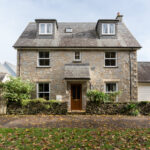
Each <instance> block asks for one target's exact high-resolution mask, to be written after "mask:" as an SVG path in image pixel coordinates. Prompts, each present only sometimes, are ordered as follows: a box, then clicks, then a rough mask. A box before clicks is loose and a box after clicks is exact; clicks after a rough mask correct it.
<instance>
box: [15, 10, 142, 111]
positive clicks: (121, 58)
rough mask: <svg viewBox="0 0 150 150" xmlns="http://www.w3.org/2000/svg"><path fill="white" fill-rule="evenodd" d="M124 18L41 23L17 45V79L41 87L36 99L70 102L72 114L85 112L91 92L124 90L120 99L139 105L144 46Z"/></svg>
mask: <svg viewBox="0 0 150 150" xmlns="http://www.w3.org/2000/svg"><path fill="white" fill-rule="evenodd" d="M122 19H123V16H122V15H120V14H119V13H118V14H117V17H116V18H115V19H100V20H98V21H97V22H82V23H79V22H57V20H55V19H36V20H35V22H31V23H29V24H28V25H27V27H26V28H25V30H24V31H23V33H22V34H21V36H20V37H19V39H18V40H17V42H16V43H15V45H14V48H15V49H16V50H17V75H18V76H20V77H21V78H22V79H24V80H27V79H28V80H31V81H32V82H35V83H36V85H37V86H36V92H35V97H44V98H46V99H59V100H63V101H68V111H70V110H84V109H85V106H86V101H87V98H86V92H87V90H88V89H97V90H100V91H104V92H107V93H109V92H113V91H118V90H119V91H122V94H121V95H120V96H119V97H118V98H117V99H116V100H117V101H119V102H125V101H137V99H138V98H137V95H138V94H137V91H138V90H137V88H138V78H137V77H138V76H137V50H138V49H140V48H141V46H140V45H139V43H138V42H137V41H136V39H135V38H134V37H133V35H132V34H131V33H130V31H129V30H128V28H127V27H126V26H125V24H124V23H123V21H122Z"/></svg>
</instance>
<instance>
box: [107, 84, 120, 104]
mask: <svg viewBox="0 0 150 150" xmlns="http://www.w3.org/2000/svg"><path fill="white" fill-rule="evenodd" d="M106 84H116V91H113V92H107V90H106ZM114 92H118V83H117V82H113V81H112V82H105V93H107V94H109V93H114ZM116 102H118V96H116Z"/></svg>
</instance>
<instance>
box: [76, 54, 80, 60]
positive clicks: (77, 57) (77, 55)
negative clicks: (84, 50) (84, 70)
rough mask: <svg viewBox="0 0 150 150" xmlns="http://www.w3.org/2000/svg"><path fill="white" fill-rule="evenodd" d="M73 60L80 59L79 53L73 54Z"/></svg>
mask: <svg viewBox="0 0 150 150" xmlns="http://www.w3.org/2000/svg"><path fill="white" fill-rule="evenodd" d="M75 59H78V60H79V59H80V52H75Z"/></svg>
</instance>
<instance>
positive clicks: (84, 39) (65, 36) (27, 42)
mask: <svg viewBox="0 0 150 150" xmlns="http://www.w3.org/2000/svg"><path fill="white" fill-rule="evenodd" d="M96 24H97V23H96V22H94V23H91V22H83V23H81V22H80V23H79V22H65V23H64V22H59V23H58V32H57V34H55V37H54V38H39V36H38V34H37V25H36V23H35V22H31V23H29V24H28V25H27V27H26V28H25V30H24V32H23V33H22V34H21V36H20V37H19V39H18V40H17V42H16V43H15V44H14V47H15V48H24V47H26V48H28V47H29V48H31V47H34V48H36V47H42V48H51V47H56V48H60V47H61V48H62V47H63V48H65V47H69V48H70V47H73V48H74V47H79V48H80V47H81V48H84V47H89V48H90V47H93V48H105V47H106V48H108V47H110V48H111V47H115V48H120V47H124V48H128V47H134V48H140V47H141V46H140V44H139V43H138V42H137V40H136V39H135V38H134V37H133V35H132V34H131V33H130V31H129V30H128V29H127V27H126V26H125V24H124V23H123V22H118V38H116V39H111V38H110V39H108V38H107V39H100V38H99V37H98V35H97V33H96V29H95V28H96ZM67 27H68V28H72V29H73V32H72V33H65V29H66V28H67Z"/></svg>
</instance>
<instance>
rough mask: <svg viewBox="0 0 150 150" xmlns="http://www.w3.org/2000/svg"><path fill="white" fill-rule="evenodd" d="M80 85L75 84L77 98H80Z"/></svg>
mask: <svg viewBox="0 0 150 150" xmlns="http://www.w3.org/2000/svg"><path fill="white" fill-rule="evenodd" d="M80 94H81V93H80V86H77V99H80Z"/></svg>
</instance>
